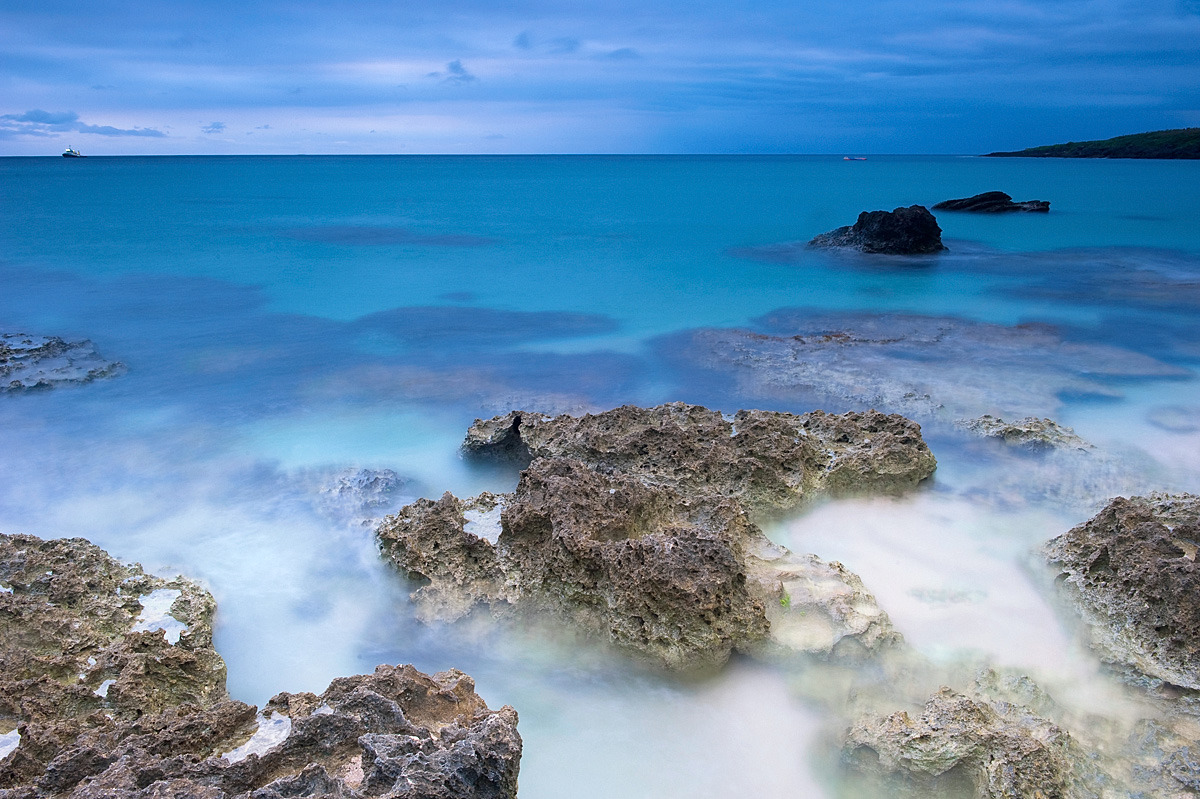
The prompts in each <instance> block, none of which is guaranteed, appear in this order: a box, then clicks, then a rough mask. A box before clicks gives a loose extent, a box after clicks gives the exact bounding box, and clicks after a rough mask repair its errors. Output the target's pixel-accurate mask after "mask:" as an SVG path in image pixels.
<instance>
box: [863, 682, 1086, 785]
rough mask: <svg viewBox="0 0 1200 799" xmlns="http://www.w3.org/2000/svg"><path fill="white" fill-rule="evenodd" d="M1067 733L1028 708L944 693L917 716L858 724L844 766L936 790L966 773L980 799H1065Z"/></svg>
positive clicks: (945, 690) (900, 715)
mask: <svg viewBox="0 0 1200 799" xmlns="http://www.w3.org/2000/svg"><path fill="white" fill-rule="evenodd" d="M1069 747H1070V736H1069V735H1068V734H1067V733H1066V732H1064V731H1063V730H1062V729H1060V728H1059V727H1057V726H1056V725H1054V724H1053V723H1051V722H1050V721H1048V720H1046V719H1044V718H1040V717H1039V716H1036V715H1034V714H1033V713H1032V712H1031V711H1029V710H1028V709H1027V708H1024V707H1022V706H1020V705H1015V704H1012V703H1009V702H992V701H988V700H986V699H984V698H979V699H975V698H971V697H968V696H965V695H963V694H960V693H957V692H955V691H952V690H950V689H949V688H942V689H941V690H940V691H938V692H937V693H936V694H934V695H933V696H932V697H931V698H930V699H929V701H928V702H927V703H926V705H925V708H924V711H923V712H922V713H921V715H920V716H919V717H917V718H915V719H914V718H912V717H911V716H909V714H908V713H907V712H904V711H900V712H898V713H893V714H892V715H890V716H887V717H885V718H875V719H870V718H869V719H864V720H861V721H859V723H858V724H856V725H855V726H854V727H853V728H852V729H851V730H850V733H849V735H848V736H847V741H846V745H845V749H844V754H845V759H846V762H847V763H848V764H849V765H851V766H852V767H854V768H857V769H861V770H864V771H879V772H882V773H895V774H903V775H905V776H906V777H908V778H909V779H910V780H912V781H914V782H916V783H918V785H924V786H926V787H927V788H928V789H930V790H934V789H936V787H937V785H938V780H939V778H942V779H946V778H952V777H953V775H955V774H964V773H965V776H967V777H969V778H970V780H971V782H973V783H974V787H975V795H976V796H977V797H979V798H980V799H1032V797H1045V799H1065V797H1067V796H1069V795H1073V794H1071V793H1070V792H1069V790H1068V788H1069V785H1070V782H1071V779H1070V777H1071V761H1070V759H1069V758H1068V750H1069Z"/></svg>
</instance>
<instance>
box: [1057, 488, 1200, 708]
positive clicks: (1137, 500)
mask: <svg viewBox="0 0 1200 799" xmlns="http://www.w3.org/2000/svg"><path fill="white" fill-rule="evenodd" d="M1198 546H1200V497H1197V496H1195V495H1192V494H1179V495H1166V494H1150V495H1149V496H1145V497H1133V498H1129V499H1127V498H1125V497H1117V498H1116V499H1114V500H1112V501H1111V502H1110V503H1109V504H1108V506H1107V507H1106V508H1104V510H1102V511H1100V513H1098V514H1097V515H1096V516H1094V517H1093V518H1092V519H1090V520H1088V521H1087V522H1085V523H1083V524H1081V525H1079V526H1077V527H1075V528H1072V529H1071V530H1069V531H1068V532H1066V533H1064V534H1062V535H1060V536H1058V537H1057V538H1055V539H1053V540H1051V541H1050V542H1049V543H1048V544H1047V545H1046V549H1045V556H1046V559H1047V560H1048V561H1049V562H1050V563H1051V564H1052V565H1054V566H1056V567H1057V568H1058V569H1059V571H1060V574H1059V579H1058V584H1059V585H1060V586H1061V588H1062V590H1063V591H1064V592H1065V593H1066V595H1067V596H1068V598H1069V599H1070V600H1071V601H1072V602H1073V603H1074V604H1075V606H1076V607H1077V608H1078V609H1079V611H1080V613H1081V614H1082V616H1083V618H1084V620H1085V621H1086V622H1087V623H1088V631H1089V635H1090V638H1091V642H1092V645H1093V647H1094V648H1095V649H1097V650H1098V651H1099V652H1100V653H1101V654H1102V656H1103V657H1105V658H1106V659H1107V660H1109V661H1110V662H1115V663H1121V664H1124V665H1127V666H1132V667H1133V668H1135V669H1137V670H1138V671H1140V672H1141V673H1142V674H1145V675H1148V676H1150V677H1152V678H1156V679H1160V680H1165V681H1166V682H1169V683H1172V684H1174V685H1179V686H1183V687H1185V688H1191V689H1194V690H1195V689H1200V571H1198V570H1197V564H1196V553H1197V547H1198Z"/></svg>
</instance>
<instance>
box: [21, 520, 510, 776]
mask: <svg viewBox="0 0 1200 799" xmlns="http://www.w3.org/2000/svg"><path fill="white" fill-rule="evenodd" d="M215 610H216V604H215V602H214V601H213V598H212V596H211V595H210V594H209V593H208V592H207V591H204V590H203V589H202V588H200V587H199V586H198V585H197V584H196V583H194V582H191V581H189V580H186V579H183V578H176V579H173V580H163V579H160V578H157V577H152V576H150V575H147V574H145V573H144V572H143V571H142V569H141V568H140V567H139V566H136V565H134V566H127V565H124V564H121V563H119V562H117V561H115V560H113V559H112V558H111V557H109V556H108V555H107V554H106V553H105V552H104V551H103V550H101V549H100V548H98V547H96V546H94V545H92V544H90V543H88V542H87V541H85V540H83V539H79V538H75V539H65V540H51V541H45V540H42V539H39V538H35V537H33V536H27V535H0V796H3V797H5V799H41V797H67V796H70V797H74V798H75V799H93V798H95V799H100V798H101V797H103V798H104V799H114V798H115V799H134V797H138V798H139V799H141V798H142V797H146V798H148V797H165V796H174V797H204V799H223V797H245V798H246V799H249V797H250V796H251V795H253V796H254V797H255V799H275V798H280V797H300V796H313V797H315V796H337V797H346V798H347V799H349V798H350V797H361V796H383V797H405V798H406V799H417V797H421V798H423V799H452V798H453V799H459V798H461V797H478V798H479V799H485V798H486V799H502V798H505V797H507V798H511V797H514V796H515V795H516V789H517V770H518V767H519V763H520V756H521V738H520V736H519V735H518V733H517V730H516V724H517V714H516V712H515V711H514V710H513V709H512V708H510V707H504V708H502V709H500V710H498V711H492V710H489V709H488V708H487V706H486V705H485V704H484V702H483V700H482V699H480V698H479V696H478V695H476V694H475V691H474V683H473V682H472V681H471V678H470V677H468V676H467V675H465V674H463V673H462V672H458V671H447V672H442V673H439V674H436V675H434V676H432V677H430V676H427V675H425V674H422V673H421V672H419V671H417V670H416V669H414V668H412V667H411V666H386V665H385V666H379V667H378V668H377V669H376V670H375V673H374V674H371V675H359V676H355V677H345V678H339V679H336V680H334V681H333V682H332V683H331V684H330V686H329V688H328V689H327V690H326V691H325V692H324V693H323V694H321V695H320V696H316V695H314V694H310V693H300V694H288V693H281V694H279V695H277V696H275V697H274V698H273V699H271V701H270V702H269V703H268V704H267V705H266V706H265V707H264V708H262V709H261V710H258V709H256V708H255V707H254V706H252V705H247V704H244V703H242V702H238V701H235V700H232V699H230V698H229V696H228V695H227V694H226V691H225V664H224V662H223V661H222V660H221V658H220V656H219V655H218V654H217V652H216V651H215V650H214V649H213V646H212V621H213V615H214V613H215Z"/></svg>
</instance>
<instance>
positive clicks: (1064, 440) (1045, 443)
mask: <svg viewBox="0 0 1200 799" xmlns="http://www.w3.org/2000/svg"><path fill="white" fill-rule="evenodd" d="M959 425H960V426H961V427H963V428H965V429H967V430H970V431H971V432H973V433H978V434H979V435H981V436H983V437H984V438H991V439H996V440H999V441H1002V442H1004V443H1005V444H1007V445H1009V446H1013V447H1020V448H1021V449H1026V450H1029V451H1030V452H1044V451H1046V450H1051V449H1068V450H1071V449H1076V450H1089V449H1093V447H1092V445H1091V444H1089V443H1088V442H1086V441H1084V440H1083V439H1082V438H1080V437H1079V436H1078V435H1076V433H1075V431H1074V430H1072V429H1071V428H1069V427H1063V426H1062V425H1060V424H1059V423H1058V422H1056V421H1054V420H1053V419H1046V418H1041V419H1039V418H1038V417H1036V416H1027V417H1025V418H1024V419H1017V420H1016V421H1014V422H1006V421H1004V420H1003V419H1001V418H1000V417H998V416H992V415H990V414H986V415H984V416H980V417H979V418H978V419H964V420H960V421H959Z"/></svg>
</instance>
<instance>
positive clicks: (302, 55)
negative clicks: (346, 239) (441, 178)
mask: <svg viewBox="0 0 1200 799" xmlns="http://www.w3.org/2000/svg"><path fill="white" fill-rule="evenodd" d="M1188 126H1200V0H983V1H977V0H959V1H957V2H951V1H950V0H877V1H876V2H866V0H787V1H786V2H785V1H782V0H721V1H720V2H715V1H714V0H691V2H670V1H669V0H592V2H576V1H575V0H569V1H564V0H558V1H557V2H553V1H552V0H511V1H510V2H505V3H502V4H501V3H492V2H484V1H483V0H442V2H430V1H429V0H407V2H377V0H360V1H358V2H352V3H351V2H343V1H342V0H320V1H319V2H318V1H317V0H283V1H282V2H274V1H268V2H257V1H256V0H240V1H238V0H207V1H206V2H193V1H190V0H189V1H187V2H185V1H184V0H152V1H148V0H126V1H124V2H117V1H116V0H96V1H95V2H89V3H86V4H83V3H77V2H67V3H55V2H51V0H4V2H3V3H2V4H0V154H3V155H23V154H47V153H55V152H57V151H59V150H61V149H62V148H63V147H65V146H67V145H68V144H71V145H73V146H75V147H76V148H77V149H81V150H83V151H84V152H85V153H90V154H102V153H299V152H305V153H359V152H366V153H392V152H397V153H421V152H434V153H437V152H468V153H471V152H515V153H525V152H722V153H723V152H730V153H739V152H800V153H803V152H835V153H836V152H843V151H853V152H867V153H871V152H875V153H884V152H915V153H973V152H985V151H989V150H995V149H1012V148H1019V147H1024V146H1029V145H1034V144H1043V143H1048V142H1054V141H1064V140H1069V139H1075V140H1082V139H1091V138H1106V137H1109V136H1115V135H1119V134H1122V133H1130V132H1136V131H1141V130H1154V129H1161V128H1173V127H1188Z"/></svg>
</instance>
